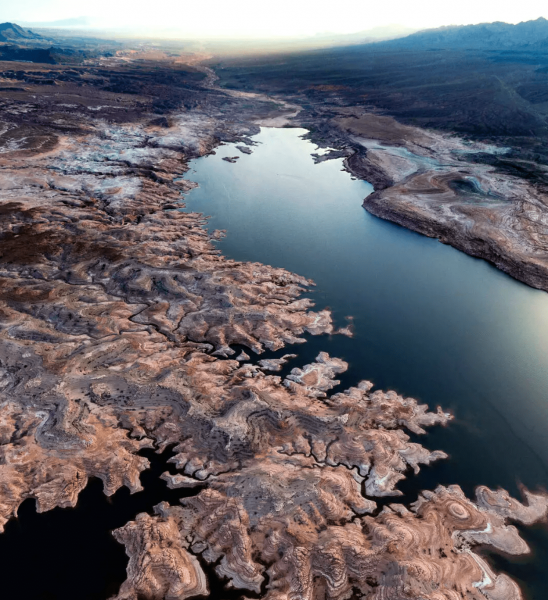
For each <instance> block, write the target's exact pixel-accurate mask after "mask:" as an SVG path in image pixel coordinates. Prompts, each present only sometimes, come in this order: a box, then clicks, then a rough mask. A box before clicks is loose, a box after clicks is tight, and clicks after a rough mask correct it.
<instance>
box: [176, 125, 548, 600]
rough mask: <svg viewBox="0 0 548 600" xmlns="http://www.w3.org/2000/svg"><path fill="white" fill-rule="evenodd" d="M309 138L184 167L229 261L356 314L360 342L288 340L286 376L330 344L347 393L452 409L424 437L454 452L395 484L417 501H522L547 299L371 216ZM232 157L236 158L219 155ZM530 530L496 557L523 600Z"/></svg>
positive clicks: (546, 556)
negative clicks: (508, 554) (482, 492)
mask: <svg viewBox="0 0 548 600" xmlns="http://www.w3.org/2000/svg"><path fill="white" fill-rule="evenodd" d="M303 133H305V131H304V130H299V129H263V130H262V132H261V134H260V135H259V136H257V137H255V138H254V139H255V140H256V141H258V142H260V144H259V145H258V146H255V147H254V148H253V154H251V155H245V154H242V153H241V152H239V151H238V150H236V149H235V147H234V145H227V146H223V147H221V148H219V149H218V150H217V154H216V155H213V156H209V157H206V158H201V159H198V160H196V161H194V162H193V163H192V168H193V169H194V172H190V173H187V174H186V175H185V177H188V178H190V179H193V180H194V181H197V182H198V183H199V184H200V187H199V188H197V189H195V190H193V191H192V192H191V193H190V194H188V195H187V198H186V203H187V207H188V209H189V210H193V211H199V212H203V213H204V214H206V215H211V216H212V219H211V223H210V228H211V229H226V230H227V237H226V238H225V239H223V240H222V241H221V242H220V243H219V247H220V248H221V250H222V251H223V253H224V254H225V255H227V256H228V257H230V258H234V259H236V260H251V261H259V262H262V263H266V264H270V265H274V266H277V267H284V268H286V269H288V270H290V271H294V272H296V273H299V274H301V275H304V276H306V277H309V278H312V279H313V280H314V281H315V282H316V285H317V287H316V288H315V290H314V291H313V293H312V297H313V298H314V299H315V301H316V305H317V307H318V308H323V307H325V306H329V307H330V308H331V309H332V311H333V314H334V318H335V321H336V324H337V325H344V324H345V323H346V321H345V319H344V317H345V316H347V315H351V316H353V317H354V327H355V335H354V337H353V338H352V339H349V338H346V337H343V336H332V337H330V338H328V337H326V336H320V337H312V336H309V341H308V343H307V344H304V345H301V346H296V347H291V348H290V351H291V352H294V353H298V355H299V357H298V358H296V359H294V360H292V361H291V362H290V363H289V365H287V366H286V371H287V370H289V369H291V368H293V367H294V366H300V365H301V364H305V363H307V362H310V361H311V360H313V358H314V357H315V356H316V355H317V354H318V352H319V351H320V350H325V351H327V352H329V353H330V354H331V355H332V356H339V357H342V358H344V359H345V360H347V361H348V362H349V363H350V368H349V370H348V371H347V373H346V374H344V375H342V376H341V377H340V379H341V380H342V385H343V386H345V387H348V386H349V385H353V384H355V383H356V382H357V381H359V380H360V379H370V380H371V381H373V382H374V383H375V384H376V385H377V386H378V387H380V388H383V389H395V390H397V391H398V392H400V393H402V394H404V395H407V396H413V397H415V398H418V399H419V400H421V401H423V402H426V403H428V404H429V405H430V406H432V407H435V406H436V405H438V404H440V405H441V406H442V407H443V408H444V409H449V410H451V411H452V412H453V413H454V415H455V420H454V421H453V422H452V423H451V424H450V426H448V427H447V428H433V429H431V430H430V431H429V433H428V435H427V436H426V437H425V438H423V439H421V440H420V441H421V442H422V443H423V444H424V445H426V446H427V447H428V448H430V449H442V450H445V451H446V452H447V453H448V454H449V455H450V458H449V460H446V461H440V462H438V463H437V464H436V465H435V466H432V467H429V468H423V469H422V471H421V473H420V474H419V476H417V477H414V476H412V474H411V475H410V477H409V478H408V479H407V480H406V481H405V482H403V484H401V485H400V489H402V491H404V492H405V493H406V497H407V498H409V499H415V498H416V494H417V491H418V490H420V489H425V488H434V487H435V486H436V485H437V484H451V483H458V484H460V485H461V486H462V487H463V489H464V490H465V492H466V493H467V494H469V495H471V494H472V493H473V490H474V488H475V486H477V485H479V484H485V485H488V486H491V487H495V488H496V487H499V486H501V487H504V488H506V489H508V490H509V491H510V492H511V493H512V494H514V495H518V497H519V491H518V487H517V484H518V483H523V484H525V485H526V486H528V487H530V488H531V489H537V488H539V487H543V488H548V294H546V293H544V292H540V291H538V290H533V289H531V288H529V287H527V286H526V285H524V284H521V283H519V282H517V281H515V280H513V279H512V278H510V277H509V276H507V275H505V274H504V273H502V272H500V271H498V270H497V269H495V268H494V267H492V266H491V265H489V264H488V263H486V262H484V261H482V260H478V259H474V258H471V257H469V256H466V255H465V254H462V253H460V252H458V251H457V250H455V249H453V248H451V247H449V246H444V245H443V244H441V243H439V242H438V241H437V240H433V239H429V238H426V237H423V236H421V235H418V234H415V233H413V232H411V231H408V230H406V229H403V228H401V227H399V226H397V225H394V224H391V223H388V222H386V221H382V220H381V219H378V218H376V217H373V216H372V215H370V214H369V213H367V212H366V211H365V210H364V209H363V208H362V207H361V203H362V200H363V198H364V197H365V196H366V195H367V194H368V193H370V191H371V190H372V188H371V186H370V185H369V184H367V183H365V182H361V181H354V180H352V179H351V177H350V175H349V174H348V173H346V172H343V171H341V169H342V161H341V160H334V161H327V162H323V163H320V164H317V165H315V164H314V163H313V160H312V158H311V156H310V154H311V153H312V152H315V150H316V148H315V146H314V145H313V144H311V143H309V142H307V141H304V140H302V139H300V136H301V135H302V134H303ZM235 155H240V158H239V160H238V162H237V163H235V164H231V163H228V162H226V161H223V160H221V159H222V157H223V156H235ZM287 351H288V349H287V348H286V349H283V350H281V351H279V352H276V353H267V354H265V356H271V355H272V356H277V355H281V354H284V353H286V352H287ZM523 535H524V537H525V538H526V540H527V541H528V543H529V544H530V546H531V548H532V550H533V557H532V558H531V556H529V557H525V558H518V559H517V560H515V559H511V560H509V559H507V558H504V557H500V558H499V557H493V558H492V559H490V560H491V561H492V562H493V563H494V564H495V565H496V566H497V567H498V568H501V569H504V570H505V571H506V572H508V573H510V574H511V575H512V576H513V577H514V578H515V579H516V580H518V581H519V582H520V584H521V585H522V586H523V589H524V591H525V592H526V595H527V598H529V599H530V600H532V599H535V600H544V599H545V598H546V592H545V590H546V589H548V574H547V573H545V568H544V567H545V565H546V564H547V560H548V526H545V525H540V526H537V527H534V528H529V529H527V528H524V529H523Z"/></svg>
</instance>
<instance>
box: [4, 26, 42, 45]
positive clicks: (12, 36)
mask: <svg viewBox="0 0 548 600" xmlns="http://www.w3.org/2000/svg"><path fill="white" fill-rule="evenodd" d="M43 39H44V38H43V37H42V36H41V35H38V34H37V33H34V32H33V31H31V30H30V29H23V28H22V27H19V25H16V24H15V23H2V24H0V42H4V43H10V44H13V43H21V42H22V43H26V42H31V41H33V40H36V41H38V40H43Z"/></svg>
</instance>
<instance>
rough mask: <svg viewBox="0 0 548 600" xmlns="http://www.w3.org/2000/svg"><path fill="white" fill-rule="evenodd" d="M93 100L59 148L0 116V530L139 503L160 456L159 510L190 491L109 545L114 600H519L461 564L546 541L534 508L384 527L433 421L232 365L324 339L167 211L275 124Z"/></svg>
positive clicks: (423, 511)
mask: <svg viewBox="0 0 548 600" xmlns="http://www.w3.org/2000/svg"><path fill="white" fill-rule="evenodd" d="M78 76H79V77H81V78H82V77H83V76H82V73H80V74H79V75H78ZM84 79H85V77H84ZM10 85H11V84H10ZM36 85H37V84H36ZM71 85H72V83H71V82H68V83H67V89H68V92H67V93H69V92H70V93H71V94H72V93H73V90H72V88H70V86H71ZM60 87H61V89H64V88H63V87H62V85H61V84H60ZM18 93H19V92H18ZM109 94H110V92H105V93H104V96H103V98H104V100H105V104H104V105H103V104H102V105H101V106H100V109H98V110H97V111H96V112H97V113H98V116H94V115H93V112H94V111H89V108H86V109H85V110H83V109H82V108H80V109H75V108H74V107H72V108H71V107H70V106H69V107H68V108H67V111H66V113H64V116H63V117H61V116H56V117H55V118H53V117H52V118H51V121H52V122H54V121H55V120H56V119H57V120H61V121H62V124H59V123H57V129H52V128H51V127H50V128H49V129H48V128H47V127H46V125H45V124H42V125H40V127H39V126H38V125H37V124H36V123H34V124H33V121H32V119H33V118H35V119H37V118H38V117H37V116H36V113H37V112H40V116H41V117H42V116H43V114H44V107H43V106H42V109H40V111H38V109H37V108H36V103H37V101H36V102H35V101H34V100H32V101H31V98H29V97H26V99H25V100H24V101H23V100H22V99H21V98H20V97H18V96H16V95H15V96H13V95H12V96H11V97H10V98H11V99H10V101H9V107H10V108H9V110H10V111H11V112H9V118H6V124H5V126H4V129H5V132H6V136H5V137H4V138H3V142H2V147H1V149H0V194H1V200H2V202H1V204H0V390H1V396H0V398H1V403H2V404H1V410H0V523H1V524H2V525H3V524H5V523H6V522H7V521H8V520H9V519H11V518H13V517H14V516H15V515H16V514H17V510H18V507H19V506H20V504H21V503H22V502H23V501H24V500H25V499H26V498H34V499H35V500H36V503H37V508H38V510H39V511H46V510H49V509H52V508H54V507H56V506H61V507H68V506H74V505H75V504H76V503H77V501H78V494H79V492H80V491H81V490H82V489H83V488H84V487H85V486H86V484H87V482H88V480H89V478H90V477H99V478H100V479H102V481H103V484H104V491H105V494H107V495H111V494H113V493H115V492H116V490H118V489H119V488H120V487H122V486H126V487H128V488H129V489H130V490H131V491H132V492H135V493H138V492H139V490H140V489H141V483H140V479H139V475H140V473H141V472H142V471H143V470H144V469H146V468H147V466H148V461H147V459H146V458H144V457H142V456H141V455H140V454H139V451H140V450H141V449H143V448H151V447H153V448H156V449H157V450H158V451H160V452H161V451H166V452H171V453H172V454H173V456H172V458H171V462H173V463H174V465H175V467H176V468H177V471H178V473H177V475H173V474H170V473H164V475H163V478H164V479H165V480H166V482H167V483H168V485H169V487H171V488H173V489H178V488H197V489H196V493H195V495H194V496H191V497H187V498H185V499H184V500H183V501H182V502H181V504H180V506H170V505H168V504H166V503H162V504H160V505H158V506H157V507H156V508H155V510H154V513H152V514H147V513H141V514H139V515H137V516H136V518H135V520H134V521H131V522H129V523H127V524H126V525H125V526H124V527H122V528H119V529H118V530H116V531H115V532H114V535H115V538H116V539H117V540H118V541H119V542H121V543H123V544H125V547H126V552H127V554H128V556H129V565H128V572H127V574H128V578H127V581H126V582H125V583H124V584H123V585H122V587H121V589H120V591H119V593H118V595H117V598H118V599H119V600H122V599H123V600H142V599H143V598H146V599H147V600H153V599H154V600H160V599H162V598H169V599H175V598H177V599H180V600H182V599H184V598H190V597H194V596H204V595H206V594H207V593H208V589H209V587H208V581H207V577H206V575H205V573H204V570H203V567H202V564H205V563H209V564H211V565H212V566H213V568H215V569H216V571H217V573H218V574H219V575H220V576H222V577H225V578H227V580H228V583H229V585H231V586H233V587H235V588H237V589H241V590H242V593H243V594H252V595H261V596H264V597H267V598H269V599H270V600H289V599H291V600H297V599H299V600H300V599H302V600H322V599H326V600H327V599H341V600H342V599H346V598H350V597H356V598H360V597H362V598H368V599H370V600H373V599H374V600H381V598H394V599H396V598H401V599H405V598H408V599H412V598H418V597H421V598H428V599H429V600H442V599H447V600H458V599H472V598H473V599H478V600H479V599H482V598H488V599H490V600H510V599H511V600H517V599H518V598H520V597H521V594H520V591H519V589H518V587H517V585H516V584H515V583H514V582H512V581H511V580H510V579H509V578H508V577H507V576H505V575H503V574H502V575H499V574H496V573H494V572H493V571H492V569H491V567H490V566H489V565H488V563H487V562H486V561H485V559H483V558H481V556H480V555H479V554H477V553H475V552H474V551H473V546H475V545H486V544H490V545H491V546H493V547H494V548H495V549H498V550H501V551H503V552H505V553H509V554H519V553H524V552H527V551H528V548H527V546H526V544H525V542H524V541H523V540H521V538H520V537H519V535H518V532H517V529H516V528H515V527H514V526H513V525H510V524H509V521H517V522H521V523H532V522H534V521H537V520H541V519H544V518H545V516H546V512H547V508H548V500H547V498H546V497H545V496H543V495H534V494H530V493H528V492H525V500H526V504H525V505H523V504H521V503H520V502H518V501H516V500H513V499H511V498H509V497H508V495H507V494H506V493H505V492H504V491H502V490H497V491H492V490H488V489H485V488H480V489H479V490H478V491H477V498H476V500H475V501H474V502H472V501H471V500H469V499H467V498H466V497H465V496H464V494H463V493H462V491H461V490H460V489H459V488H458V487H456V486H453V487H449V488H443V487H439V488H437V489H436V490H435V491H426V492H423V494H422V495H421V496H420V498H419V500H418V501H417V502H416V503H414V504H413V505H412V506H409V507H405V506H403V505H401V504H398V503H390V502H389V499H390V498H391V497H392V496H398V495H399V494H400V492H399V491H398V489H397V485H398V482H399V481H400V480H401V479H402V478H404V477H405V476H406V475H408V474H410V473H411V472H415V473H417V472H418V471H419V469H420V468H421V466H422V465H428V464H430V463H432V462H433V461H436V460H439V459H443V458H446V456H445V454H444V453H443V452H439V451H430V450H427V449H426V448H425V447H423V446H422V445H420V444H419V443H417V442H416V441H413V440H412V439H411V435H413V436H417V435H421V434H424V433H425V428H426V427H430V426H434V425H443V424H445V423H447V421H448V420H449V419H450V415H448V414H446V413H444V412H443V411H442V410H441V409H440V408H438V409H437V411H436V412H432V411H429V410H428V407H426V406H424V405H420V404H419V403H418V402H417V401H415V400H413V399H410V398H404V397H402V396H400V395H398V394H396V393H395V392H391V391H388V392H383V391H380V390H377V391H373V384H372V383H370V382H368V381H362V382H360V383H358V384H357V385H356V386H355V387H351V388H350V389H348V390H346V391H342V392H338V393H334V394H333V393H332V390H333V388H334V387H335V386H336V385H337V383H338V382H337V380H336V379H335V378H336V376H337V375H338V374H339V373H342V372H344V371H345V370H346V368H347V364H346V363H345V362H344V361H343V360H340V359H338V358H336V357H330V356H329V355H328V354H326V353H323V352H322V353H320V354H319V356H318V357H317V358H316V360H315V361H314V362H312V363H311V364H308V365H302V367H301V368H298V367H295V368H294V369H293V370H292V371H291V374H289V375H288V376H287V377H285V378H283V379H282V377H280V376H278V375H269V374H267V372H268V371H272V370H274V371H276V370H277V369H278V368H280V367H281V365H282V364H283V362H285V361H287V360H288V359H289V358H291V355H286V356H284V357H283V358H282V359H263V360H262V361H260V362H256V361H255V360H254V359H250V354H251V352H253V353H256V354H260V353H262V352H263V351H264V350H265V349H269V350H277V349H280V348H282V347H284V346H286V345H288V344H298V343H301V342H304V338H303V335H304V334H306V333H308V334H312V335H321V334H331V333H334V331H333V325H332V321H331V314H330V312H329V311H328V310H316V311H313V310H312V308H313V304H312V302H311V301H310V300H309V299H307V298H302V297H301V295H302V293H303V292H304V291H305V290H307V289H308V288H309V286H310V285H311V284H312V282H310V281H308V280H307V279H305V278H304V277H302V276H299V275H295V274H292V273H289V272H287V271H286V270H284V269H280V268H272V267H269V266H265V265H262V264H258V263H242V262H236V261H233V260H228V259H227V258H225V257H223V256H221V255H220V253H219V251H218V250H217V249H216V247H215V243H214V242H215V240H216V239H218V237H219V236H220V235H222V234H221V232H212V233H209V232H208V231H207V230H206V229H205V228H204V225H205V224H206V223H207V221H206V219H205V218H204V217H203V215H200V214H197V213H189V212H184V211H183V210H181V209H182V207H183V204H182V203H181V194H182V193H184V192H185V191H188V190H189V189H190V188H191V187H192V186H193V184H192V183H191V182H189V181H187V180H185V179H184V173H185V171H186V170H187V169H188V161H189V159H191V158H195V157H198V156H202V155H205V154H208V153H210V152H212V151H213V149H214V147H215V146H216V145H217V144H219V143H221V142H222V141H223V140H225V141H226V140H232V141H236V142H241V143H249V137H250V136H251V135H252V134H253V133H254V132H255V131H256V126H254V125H253V124H252V123H253V122H255V121H257V120H261V119H270V118H273V119H276V118H280V119H282V120H283V118H285V117H284V116H283V114H276V111H274V112H273V113H272V109H271V108H269V105H268V102H265V100H264V98H259V97H246V98H245V101H244V100H242V99H241V98H240V97H238V96H237V95H232V96H224V95H223V94H221V93H220V92H218V91H215V90H213V91H212V90H209V89H206V88H204V89H201V88H200V87H199V86H195V87H194V88H192V86H191V85H190V84H189V85H188V89H187V90H186V91H185V94H188V95H189V97H191V99H192V100H193V101H196V99H197V98H198V97H199V98H201V102H199V103H197V102H195V103H194V104H192V103H191V102H190V100H189V108H188V109H187V110H186V111H184V112H182V111H181V112H178V113H175V112H169V113H166V114H167V116H162V117H158V116H157V115H156V116H155V115H153V114H151V113H150V112H148V111H149V108H150V105H149V104H147V102H148V100H147V98H146V97H142V98H139V99H138V100H136V99H135V98H128V96H127V95H124V94H122V93H121V92H116V93H115V95H114V96H110V95H109ZM113 94H114V93H113ZM118 94H121V95H118ZM118 99H119V101H118ZM54 104H55V110H56V111H58V110H59V106H58V105H59V99H58V98H57V100H55V102H54ZM116 106H122V107H125V108H127V111H128V112H130V111H134V113H133V116H131V114H128V112H126V111H124V112H125V117H123V118H122V117H118V118H117V117H116V116H115V115H116V114H118V113H117V110H119V109H117V108H116ZM156 106H157V105H156ZM78 110H79V111H80V112H79V113H78V114H79V115H80V121H81V122H80V124H79V125H78V126H76V125H75V124H74V122H75V121H76V120H77V119H76V117H75V114H76V112H77V111H78ZM88 111H89V112H88ZM269 111H270V112H269ZM90 113H92V114H90ZM56 114H57V115H58V113H56ZM21 115H22V116H21ZM33 115H34V116H33ZM130 117H131V118H130ZM71 120H72V121H71ZM69 121H70V122H72V123H73V127H72V129H71V128H70V127H69ZM29 123H30V125H29ZM29 128H30V131H32V132H34V133H35V136H34V137H31V136H27V135H25V132H27V131H29ZM29 138H30V139H29ZM347 333H348V332H347ZM234 345H238V346H240V347H242V346H243V347H245V348H246V350H247V352H249V353H250V354H247V353H246V352H243V351H241V350H240V353H239V355H238V357H237V358H235V356H236V352H235V349H234V348H233V347H232V346H234ZM233 357H234V358H233ZM204 486H205V487H204ZM375 499H377V500H375Z"/></svg>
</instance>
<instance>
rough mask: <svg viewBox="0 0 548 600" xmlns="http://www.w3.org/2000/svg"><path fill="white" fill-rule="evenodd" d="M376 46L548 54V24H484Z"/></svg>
mask: <svg viewBox="0 0 548 600" xmlns="http://www.w3.org/2000/svg"><path fill="white" fill-rule="evenodd" d="M375 46H377V47H379V48H381V47H386V48H388V47H391V48H409V49H417V50H419V49H420V50H425V49H436V50H465V49H466V50H521V49H522V50H541V49H543V48H545V49H547V50H548V20H546V19H544V18H542V17H541V18H539V19H537V20H536V21H524V22H522V23H518V24H517V25H510V24H509V23H501V22H495V23H481V24H479V25H462V26H450V27H440V28H439V29H426V30H424V31H419V32H417V33H413V34H411V35H409V36H407V37H404V38H400V39H398V40H391V41H388V42H380V43H378V44H375Z"/></svg>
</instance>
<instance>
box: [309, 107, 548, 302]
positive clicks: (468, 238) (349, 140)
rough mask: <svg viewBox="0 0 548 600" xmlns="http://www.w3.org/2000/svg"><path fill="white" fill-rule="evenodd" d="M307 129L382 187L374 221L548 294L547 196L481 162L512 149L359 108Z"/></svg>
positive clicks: (334, 112)
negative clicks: (431, 240) (399, 228)
mask: <svg viewBox="0 0 548 600" xmlns="http://www.w3.org/2000/svg"><path fill="white" fill-rule="evenodd" d="M299 122H300V123H301V124H302V126H304V127H307V128H309V129H311V130H312V131H313V133H311V134H310V135H309V136H308V137H309V138H310V139H311V140H312V141H314V142H316V143H317V144H318V145H320V146H323V147H333V148H337V149H339V150H343V151H345V152H346V155H347V156H346V158H345V162H344V164H345V168H346V169H347V170H348V171H349V172H350V173H351V174H352V175H353V176H355V177H357V178H359V179H364V180H366V181H368V182H370V183H371V184H372V185H373V186H374V188H375V191H374V193H372V194H371V195H369V196H367V198H365V200H364V202H363V207H364V208H365V209H366V210H367V211H369V212H370V213H371V214H373V215H375V216H377V217H380V218H382V219H386V220H388V221H392V222H394V223H397V224H398V225H401V226H403V227H405V228H407V229H411V230H412V231H416V232H418V233H421V234H422V235H426V236H428V237H433V238H437V239H439V240H440V241H441V242H443V243H445V244H449V245H451V246H453V247H454V248H456V249H458V250H460V251H462V252H465V253H466V254H469V255H471V256H474V257H477V258H482V259H484V260H487V261H488V262H490V263H491V264H493V265H495V266H496V267H497V268H498V269H500V270H501V271H504V272H505V273H507V274H509V275H511V276H512V277H514V278H515V279H517V280H519V281H522V282H523V283H526V284H527V285H529V286H531V287H534V288H537V289H541V290H544V291H548V193H547V191H546V190H545V189H544V188H543V187H542V186H541V185H539V184H535V183H532V182H528V181H527V180H526V179H524V178H520V177H517V176H513V175H510V174H508V173H504V172H501V171H500V170H497V169H496V168H495V167H494V166H491V165H489V164H488V161H483V162H480V163H478V162H477V161H476V157H477V156H478V155H482V156H492V157H497V156H503V155H504V153H505V149H504V148H498V147H496V146H491V145H488V144H484V143H480V142H472V141H470V140H464V139H462V138H459V137H456V136H454V135H449V134H446V133H440V132H435V131H430V130H425V129H420V128H417V127H411V126H408V125H403V124H401V123H399V122H397V121H396V120H395V119H393V118H391V117H388V116H384V115H381V114H379V113H376V112H367V111H366V110H364V109H362V108H359V107H344V108H334V107H329V108H324V110H323V111H322V110H319V109H318V110H317V111H316V112H315V113H314V114H313V115H312V116H311V115H310V114H303V115H301V116H300V117H299ZM540 168H542V167H541V166H539V169H540Z"/></svg>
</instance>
